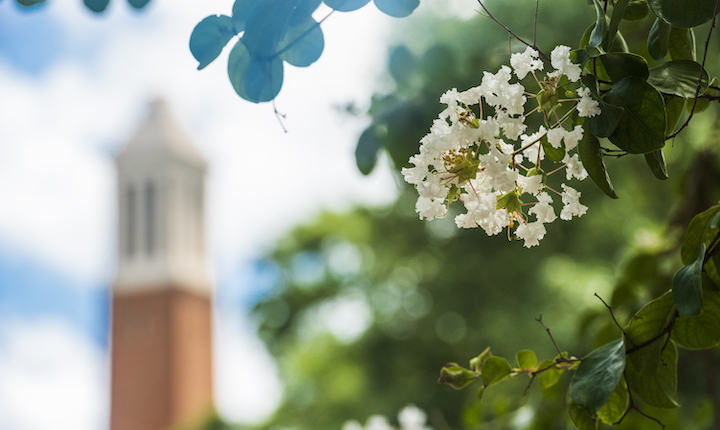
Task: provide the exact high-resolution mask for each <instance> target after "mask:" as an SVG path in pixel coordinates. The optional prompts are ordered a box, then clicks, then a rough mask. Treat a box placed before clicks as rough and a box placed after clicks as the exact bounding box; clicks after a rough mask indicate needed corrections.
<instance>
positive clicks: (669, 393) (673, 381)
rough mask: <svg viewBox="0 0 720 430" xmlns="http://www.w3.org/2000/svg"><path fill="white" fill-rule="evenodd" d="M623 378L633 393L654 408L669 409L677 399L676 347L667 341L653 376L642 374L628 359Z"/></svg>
mask: <svg viewBox="0 0 720 430" xmlns="http://www.w3.org/2000/svg"><path fill="white" fill-rule="evenodd" d="M625 378H626V380H627V384H628V386H630V389H631V390H632V392H633V394H634V395H637V396H638V397H639V398H640V399H642V400H643V401H644V402H645V403H647V404H648V405H650V406H654V407H656V408H665V409H671V408H676V407H678V406H679V404H678V401H677V347H676V346H675V343H674V342H672V341H671V342H668V344H667V345H666V346H665V349H664V350H663V351H662V356H661V361H660V368H659V369H658V372H657V374H656V375H654V376H648V375H643V374H641V373H640V372H638V371H637V369H635V366H634V365H633V364H632V361H630V362H629V363H628V364H627V366H626V367H625Z"/></svg>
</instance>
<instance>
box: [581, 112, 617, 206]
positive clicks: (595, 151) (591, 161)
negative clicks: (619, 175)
mask: <svg viewBox="0 0 720 430" xmlns="http://www.w3.org/2000/svg"><path fill="white" fill-rule="evenodd" d="M578 154H580V159H581V160H582V163H583V166H584V167H585V170H586V171H587V172H588V175H589V176H590V178H591V179H592V180H593V182H595V185H597V186H598V188H600V190H602V192H604V193H605V194H607V195H608V196H609V197H611V198H613V199H616V198H618V197H617V195H616V194H615V189H614V188H613V185H612V182H611V181H610V177H609V176H608V174H607V170H606V169H605V162H604V161H603V158H602V152H601V150H600V142H598V139H597V137H595V136H593V134H592V133H591V132H590V130H589V129H588V125H587V122H585V123H584V124H583V138H582V139H581V140H580V142H579V144H578Z"/></svg>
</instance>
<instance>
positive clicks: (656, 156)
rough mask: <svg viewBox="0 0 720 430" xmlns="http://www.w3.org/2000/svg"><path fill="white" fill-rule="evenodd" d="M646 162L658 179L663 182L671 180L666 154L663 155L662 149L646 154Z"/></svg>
mask: <svg viewBox="0 0 720 430" xmlns="http://www.w3.org/2000/svg"><path fill="white" fill-rule="evenodd" d="M645 162H647V165H648V167H650V171H651V172H652V174H653V175H654V176H655V177H656V178H658V179H660V180H661V181H664V180H665V179H667V178H669V175H668V166H667V161H665V154H663V151H662V149H658V150H657V151H653V152H649V153H647V154H645Z"/></svg>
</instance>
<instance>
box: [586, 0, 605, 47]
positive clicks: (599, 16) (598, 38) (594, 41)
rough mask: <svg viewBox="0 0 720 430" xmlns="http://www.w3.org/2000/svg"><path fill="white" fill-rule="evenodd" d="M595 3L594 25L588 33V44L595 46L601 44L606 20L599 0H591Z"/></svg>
mask: <svg viewBox="0 0 720 430" xmlns="http://www.w3.org/2000/svg"><path fill="white" fill-rule="evenodd" d="M593 2H594V4H595V27H594V28H593V30H592V32H591V33H590V38H589V40H588V45H590V46H592V47H593V48H597V47H598V46H600V45H601V44H602V41H603V38H604V37H605V31H606V26H607V21H606V20H605V10H604V9H603V6H602V4H601V3H600V1H599V0H593Z"/></svg>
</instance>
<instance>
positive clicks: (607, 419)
mask: <svg viewBox="0 0 720 430" xmlns="http://www.w3.org/2000/svg"><path fill="white" fill-rule="evenodd" d="M629 404H630V396H629V394H628V387H627V384H626V383H625V379H624V378H621V379H620V382H618V384H617V386H616V387H615V390H614V391H613V392H612V394H611V395H610V398H609V399H608V401H607V403H605V404H604V405H603V407H602V408H600V410H599V411H598V413H597V417H598V419H599V420H600V421H602V422H604V423H605V424H614V423H616V422H618V421H619V420H620V418H622V417H623V415H624V414H625V411H626V410H627V408H628V405H629Z"/></svg>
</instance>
